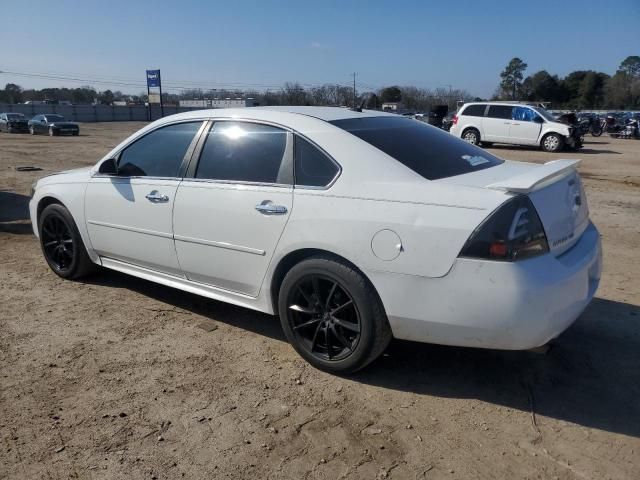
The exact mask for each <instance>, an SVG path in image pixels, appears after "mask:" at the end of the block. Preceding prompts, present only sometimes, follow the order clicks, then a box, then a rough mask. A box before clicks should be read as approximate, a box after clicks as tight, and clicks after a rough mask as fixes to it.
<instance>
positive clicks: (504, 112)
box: [487, 105, 513, 120]
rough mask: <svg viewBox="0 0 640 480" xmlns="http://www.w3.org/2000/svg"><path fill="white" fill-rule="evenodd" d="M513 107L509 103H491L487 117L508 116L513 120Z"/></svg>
mask: <svg viewBox="0 0 640 480" xmlns="http://www.w3.org/2000/svg"><path fill="white" fill-rule="evenodd" d="M512 111H513V107H509V106H507V105H490V106H489V113H488V114H487V117H490V118H507V119H509V120H511V112H512Z"/></svg>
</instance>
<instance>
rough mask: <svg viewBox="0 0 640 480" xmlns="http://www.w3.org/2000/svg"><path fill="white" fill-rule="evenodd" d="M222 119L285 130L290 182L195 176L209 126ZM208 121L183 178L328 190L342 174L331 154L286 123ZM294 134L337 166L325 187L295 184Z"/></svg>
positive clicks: (226, 183) (214, 118) (229, 183)
mask: <svg viewBox="0 0 640 480" xmlns="http://www.w3.org/2000/svg"><path fill="white" fill-rule="evenodd" d="M224 121H227V122H246V123H256V124H258V125H266V126H270V127H276V128H280V129H282V130H284V131H285V132H287V147H286V149H285V154H288V155H289V156H290V158H288V159H283V162H284V161H289V162H290V163H291V171H292V175H293V181H292V183H286V184H283V183H264V182H249V181H243V180H214V179H208V178H195V174H196V171H197V169H198V164H199V163H200V158H201V155H202V150H203V148H204V144H205V141H206V138H207V135H208V134H209V131H210V130H211V128H212V127H213V125H214V124H215V123H216V122H224ZM208 122H209V126H208V127H207V128H206V129H205V131H203V133H202V136H201V137H200V141H199V142H198V145H197V146H196V148H195V150H194V154H193V156H192V158H191V161H190V163H189V166H188V168H187V171H186V172H185V175H184V177H183V180H188V181H189V182H198V183H214V184H221V185H247V186H257V187H280V188H282V187H287V188H292V189H301V190H328V189H329V188H331V187H332V186H333V185H334V184H335V182H336V181H337V179H338V177H340V175H341V174H342V166H341V165H340V164H339V163H338V162H337V161H336V160H335V159H334V158H333V157H332V156H331V155H329V154H328V153H327V151H326V150H325V149H323V148H322V147H320V146H319V145H318V144H317V143H316V142H314V141H313V140H311V139H310V138H308V137H307V136H306V135H304V134H302V133H300V132H298V131H297V130H295V129H293V128H291V127H288V126H286V125H282V124H280V123H277V122H271V121H269V120H257V119H253V118H243V117H239V118H238V117H210V118H209V119H208ZM295 135H299V136H300V137H301V138H303V139H304V140H306V141H308V142H309V143H310V144H311V145H313V146H314V147H316V148H317V149H318V150H320V151H321V152H322V153H323V154H324V155H326V156H327V158H329V159H330V160H331V161H332V162H333V163H334V164H335V165H336V166H337V167H338V172H337V173H336V175H335V177H334V178H333V179H332V180H331V182H330V183H329V184H327V185H326V186H325V187H313V186H302V185H296V184H295V180H296V177H295V151H294V149H295V138H294V137H295ZM289 142H291V145H290V146H289Z"/></svg>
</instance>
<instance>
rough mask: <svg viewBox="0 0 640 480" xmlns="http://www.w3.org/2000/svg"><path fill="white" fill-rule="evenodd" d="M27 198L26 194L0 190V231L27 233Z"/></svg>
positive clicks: (29, 231) (29, 226)
mask: <svg viewBox="0 0 640 480" xmlns="http://www.w3.org/2000/svg"><path fill="white" fill-rule="evenodd" d="M29 200H31V199H30V198H29V197H28V196H26V195H20V194H19V193H14V192H7V191H0V232H7V233H17V234H29V233H32V232H33V230H32V229H31V223H29Z"/></svg>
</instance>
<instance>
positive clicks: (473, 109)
mask: <svg viewBox="0 0 640 480" xmlns="http://www.w3.org/2000/svg"><path fill="white" fill-rule="evenodd" d="M486 108H487V106H486V105H469V106H468V107H467V108H465V109H464V111H463V112H462V115H466V116H467V117H484V110H485V109H486Z"/></svg>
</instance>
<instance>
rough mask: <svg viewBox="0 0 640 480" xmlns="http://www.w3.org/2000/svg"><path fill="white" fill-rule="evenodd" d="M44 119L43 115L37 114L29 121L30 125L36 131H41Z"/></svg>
mask: <svg viewBox="0 0 640 480" xmlns="http://www.w3.org/2000/svg"><path fill="white" fill-rule="evenodd" d="M41 120H42V115H36V116H35V117H33V118H32V119H31V120H30V121H29V126H30V127H31V128H32V129H33V131H34V132H35V133H39V132H40V121H41Z"/></svg>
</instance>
